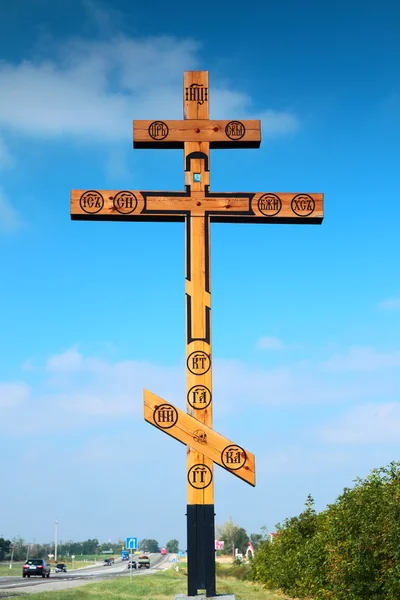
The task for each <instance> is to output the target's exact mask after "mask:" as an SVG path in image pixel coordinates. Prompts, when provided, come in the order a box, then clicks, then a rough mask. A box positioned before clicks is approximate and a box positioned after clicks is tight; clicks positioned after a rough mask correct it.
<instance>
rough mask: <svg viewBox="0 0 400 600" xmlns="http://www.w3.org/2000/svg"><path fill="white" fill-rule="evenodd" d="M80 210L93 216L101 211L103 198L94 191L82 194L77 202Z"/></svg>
mask: <svg viewBox="0 0 400 600" xmlns="http://www.w3.org/2000/svg"><path fill="white" fill-rule="evenodd" d="M79 204H80V207H81V209H82V210H83V211H84V212H85V213H88V214H89V215H94V214H96V213H98V212H100V211H101V209H102V208H103V206H104V198H103V196H102V195H101V194H100V192H97V191H96V190H88V191H87V192H85V193H84V194H82V196H81V199H80V200H79Z"/></svg>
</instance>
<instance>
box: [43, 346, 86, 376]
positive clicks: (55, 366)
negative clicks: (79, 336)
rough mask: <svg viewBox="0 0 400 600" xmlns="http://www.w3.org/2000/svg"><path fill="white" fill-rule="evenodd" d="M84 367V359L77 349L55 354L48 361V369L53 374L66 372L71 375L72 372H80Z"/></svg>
mask: <svg viewBox="0 0 400 600" xmlns="http://www.w3.org/2000/svg"><path fill="white" fill-rule="evenodd" d="M82 365H83V357H82V355H81V354H79V352H78V351H77V349H76V348H71V349H70V350H66V351H65V352H63V353H61V354H54V355H53V356H50V358H49V359H48V361H47V364H46V368H47V370H48V371H53V372H56V373H57V372H60V371H61V372H66V373H71V372H72V371H78V370H79V369H80V368H81V367H82Z"/></svg>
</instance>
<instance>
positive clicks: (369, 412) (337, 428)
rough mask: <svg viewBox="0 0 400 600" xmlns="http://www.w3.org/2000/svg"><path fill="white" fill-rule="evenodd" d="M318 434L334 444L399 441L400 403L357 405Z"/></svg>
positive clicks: (322, 428) (321, 429)
mask: <svg viewBox="0 0 400 600" xmlns="http://www.w3.org/2000/svg"><path fill="white" fill-rule="evenodd" d="M318 433H319V438H320V439H322V440H324V441H327V442H332V443H334V444H337V443H340V444H371V443H375V444H377V443H383V444H385V443H392V442H396V443H397V442H398V441H399V439H400V402H389V403H384V404H372V403H370V404H365V405H361V406H356V407H354V408H353V409H351V410H350V411H349V412H348V413H347V414H345V415H344V416H342V417H340V418H339V419H337V420H335V421H334V422H333V423H332V424H330V425H327V426H324V427H321V428H320V429H319V432H318Z"/></svg>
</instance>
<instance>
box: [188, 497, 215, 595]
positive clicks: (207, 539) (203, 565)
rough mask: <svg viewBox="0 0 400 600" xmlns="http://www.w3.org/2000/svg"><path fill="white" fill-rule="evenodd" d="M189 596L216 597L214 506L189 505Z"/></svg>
mask: <svg viewBox="0 0 400 600" xmlns="http://www.w3.org/2000/svg"><path fill="white" fill-rule="evenodd" d="M186 516H187V560H188V596H197V592H198V590H205V591H206V596H207V598H209V597H212V596H215V595H216V587H215V526H214V517H215V513H214V504H188V505H187V513H186Z"/></svg>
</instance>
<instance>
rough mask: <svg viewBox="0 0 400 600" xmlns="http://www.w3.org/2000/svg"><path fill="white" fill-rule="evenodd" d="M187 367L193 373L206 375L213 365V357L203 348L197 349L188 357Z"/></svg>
mask: <svg viewBox="0 0 400 600" xmlns="http://www.w3.org/2000/svg"><path fill="white" fill-rule="evenodd" d="M186 364H187V368H188V369H189V371H190V372H191V373H193V375H204V374H205V373H207V371H209V370H210V367H211V357H210V355H209V354H207V353H206V352H203V350H195V351H194V352H192V353H191V354H189V356H188V357H187V361H186Z"/></svg>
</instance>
